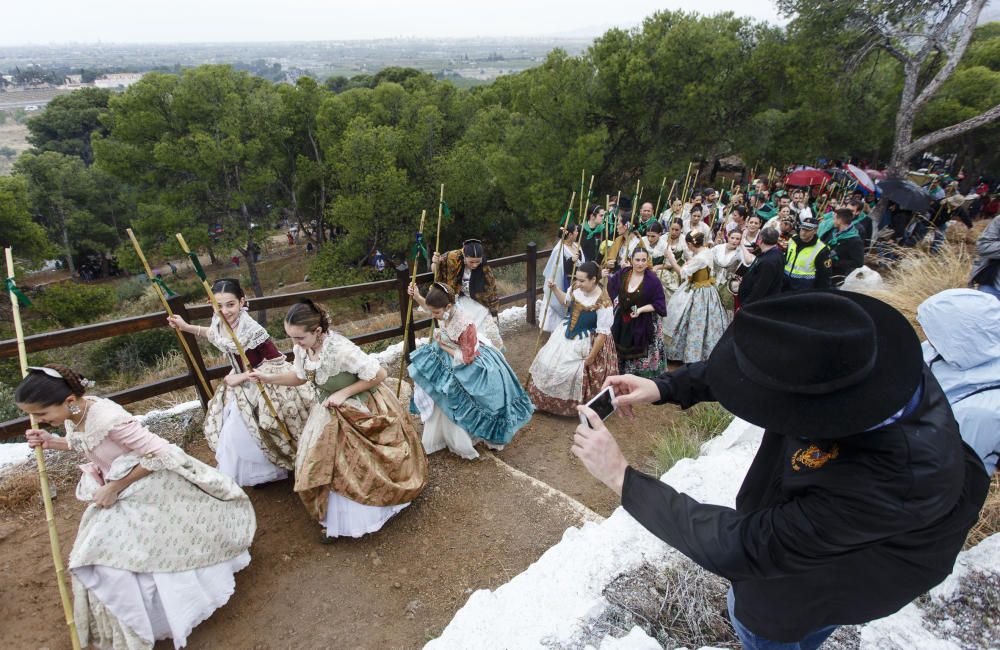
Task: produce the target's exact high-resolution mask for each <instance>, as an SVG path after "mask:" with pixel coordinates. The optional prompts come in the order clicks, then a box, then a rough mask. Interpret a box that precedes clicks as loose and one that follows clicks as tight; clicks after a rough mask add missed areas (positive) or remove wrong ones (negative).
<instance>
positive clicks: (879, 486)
mask: <svg viewBox="0 0 1000 650" xmlns="http://www.w3.org/2000/svg"><path fill="white" fill-rule="evenodd" d="M655 381H656V382H657V384H658V385H659V388H660V395H661V397H662V401H661V402H660V403H664V402H671V403H677V404H680V405H681V407H683V408H688V407H690V406H691V405H693V404H696V403H698V402H703V401H711V400H712V391H711V389H710V388H709V386H708V385H707V384H706V383H705V364H704V363H698V364H691V365H689V366H685V367H682V368H681V369H679V370H677V371H675V372H673V373H669V374H666V375H662V376H661V377H659V378H657V379H656V380H655ZM817 417H822V414H819V413H818V414H817ZM796 433H797V432H796ZM803 433H805V432H804V431H803ZM988 487H989V478H988V477H987V475H986V472H985V471H984V469H983V464H982V462H980V460H979V458H978V457H977V456H976V454H975V452H974V451H972V449H970V448H969V447H968V446H967V445H965V444H964V443H963V442H962V439H961V437H960V436H959V433H958V425H957V424H956V422H955V418H954V417H953V416H952V413H951V407H950V406H949V405H948V400H947V399H946V398H945V395H944V392H943V391H942V390H941V388H940V386H939V385H938V383H937V381H936V380H935V379H934V376H933V375H932V374H931V373H930V371H929V370H926V369H925V371H924V383H923V397H922V399H921V401H920V404H919V406H918V407H917V409H916V410H915V411H914V413H913V414H912V415H910V416H907V417H904V418H902V419H900V420H899V421H897V422H895V423H892V424H890V425H888V426H885V427H882V428H880V429H875V430H872V431H868V432H865V433H861V434H857V435H854V436H849V437H845V438H842V439H840V440H838V441H837V442H836V443H835V444H834V443H829V442H827V443H824V442H823V441H815V440H809V439H806V438H804V437H801V436H798V435H794V434H793V435H782V434H779V433H777V432H775V431H766V432H765V433H764V439H763V441H762V442H761V445H760V449H759V450H758V451H757V455H756V457H755V458H754V460H753V464H752V465H751V466H750V470H749V471H748V472H747V476H746V478H745V479H744V481H743V485H742V486H741V488H740V491H739V494H738V495H737V497H736V509H735V510H733V509H732V508H726V507H722V506H714V505H705V504H701V503H699V502H697V501H695V500H694V499H692V498H691V497H688V496H686V495H684V494H680V493H678V492H677V491H676V490H674V489H673V488H671V487H670V486H668V485H666V484H664V483H661V482H660V481H658V480H656V479H655V478H653V477H650V476H647V475H645V474H642V473H640V472H638V471H636V470H634V469H632V468H629V469H628V470H627V471H626V474H625V483H624V486H623V488H622V505H623V506H624V507H625V509H626V510H627V511H628V512H629V513H630V514H631V515H632V516H633V517H635V518H636V520H637V521H639V523H641V524H642V525H643V526H645V527H646V528H647V529H648V530H649V531H650V532H652V533H653V534H654V535H656V536H657V537H659V538H661V539H663V540H664V541H666V542H667V543H668V544H670V545H671V546H673V547H674V548H676V549H677V550H678V551H680V552H681V553H684V554H685V555H687V556H688V557H690V558H691V559H692V560H694V561H695V562H697V563H698V564H700V565H701V566H703V567H704V568H705V569H707V570H709V571H711V572H713V573H716V574H718V575H720V576H722V577H724V578H727V579H728V580H730V581H732V583H733V589H734V592H735V595H736V617H737V618H738V619H739V620H740V621H741V622H742V623H743V624H744V625H746V626H747V627H748V628H750V629H751V630H753V631H754V632H755V633H757V634H759V635H761V636H763V637H765V638H767V639H771V640H773V641H783V642H792V641H797V640H799V639H801V638H803V637H804V636H805V635H806V634H807V633H808V632H811V631H813V630H815V629H817V628H821V627H824V626H827V625H851V624H859V623H864V622H866V621H871V620H873V619H876V618H880V617H883V616H887V615H889V614H892V613H893V612H895V611H897V610H899V609H900V608H902V607H903V606H904V605H906V604H907V603H909V602H910V601H912V600H913V599H914V598H916V597H918V596H919V595H921V594H923V593H924V592H926V591H927V590H928V589H930V588H931V587H933V586H934V585H936V584H938V583H939V582H940V581H941V580H943V579H944V578H945V576H947V575H948V574H949V573H950V572H951V570H952V565H953V564H954V561H955V557H956V556H957V554H958V552H959V551H960V550H961V548H962V544H963V543H964V541H965V537H966V534H967V533H968V531H969V529H970V528H971V527H972V526H973V525H974V524H975V523H976V520H977V518H978V515H979V509H980V508H981V507H982V504H983V501H984V500H985V498H986V491H987V488H988Z"/></svg>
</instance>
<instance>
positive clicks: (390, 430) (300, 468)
mask: <svg viewBox="0 0 1000 650" xmlns="http://www.w3.org/2000/svg"><path fill="white" fill-rule="evenodd" d="M426 483H427V457H426V455H425V454H424V448H423V445H422V444H421V442H420V436H419V435H418V434H417V431H416V429H415V428H414V427H413V423H412V422H411V421H410V416H409V414H408V413H407V412H406V411H405V409H404V408H403V407H402V406H401V405H400V403H399V401H397V400H396V396H395V395H394V394H393V392H392V391H391V390H390V389H389V388H388V387H387V386H386V385H385V383H384V382H383V383H382V384H380V385H378V386H377V387H376V388H374V389H373V390H372V393H371V396H370V397H369V398H368V400H367V405H363V404H362V403H361V402H360V401H358V400H357V399H350V400H348V401H347V402H345V403H344V404H343V405H341V406H340V407H339V408H330V409H328V408H325V407H324V406H323V405H322V404H321V403H318V404H316V406H314V407H313V409H312V412H311V413H310V414H309V419H308V421H307V422H306V425H305V427H304V429H303V431H302V437H301V438H300V439H299V449H298V454H297V455H296V459H295V491H296V492H297V493H298V495H299V497H300V498H301V499H302V502H303V503H304V504H305V506H306V509H307V510H308V511H309V513H310V514H311V515H312V516H313V517H315V518H316V519H317V520H319V521H323V519H324V517H325V516H326V507H327V502H328V497H329V494H330V492H331V491H333V492H336V493H337V494H339V495H341V496H344V497H347V498H348V499H351V500H352V501H356V502H357V503H361V504H364V505H369V506H391V505H399V504H403V503H409V502H410V501H412V500H413V499H415V498H416V497H417V496H418V495H419V494H420V493H421V492H422V491H423V489H424V485H425V484H426Z"/></svg>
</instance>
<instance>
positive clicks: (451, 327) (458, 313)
mask: <svg viewBox="0 0 1000 650" xmlns="http://www.w3.org/2000/svg"><path fill="white" fill-rule="evenodd" d="M474 324H475V323H473V321H472V319H471V318H469V316H468V314H466V313H465V312H464V311H462V310H461V309H459V307H458V305H455V306H454V307H452V308H451V318H449V319H448V320H439V321H438V325H439V326H440V327H439V328H438V331H439V332H440V333H441V335H442V336H443V337H444V338H445V339H446V343H448V344H450V345H451V346H452V347H458V337H460V336H462V334H463V333H464V332H465V330H466V328H468V327H469V325H474ZM476 334H477V335H478V334H479V332H476Z"/></svg>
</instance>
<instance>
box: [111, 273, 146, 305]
mask: <svg viewBox="0 0 1000 650" xmlns="http://www.w3.org/2000/svg"><path fill="white" fill-rule="evenodd" d="M149 286H150V284H149V280H147V279H146V277H145V276H135V277H131V278H129V279H127V280H122V281H121V282H119V283H118V284H116V285H115V297H116V298H117V299H118V304H122V303H126V302H133V301H135V300H138V299H139V298H142V297H143V295H145V293H146V290H147V289H148V288H149Z"/></svg>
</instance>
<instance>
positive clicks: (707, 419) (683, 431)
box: [653, 402, 733, 474]
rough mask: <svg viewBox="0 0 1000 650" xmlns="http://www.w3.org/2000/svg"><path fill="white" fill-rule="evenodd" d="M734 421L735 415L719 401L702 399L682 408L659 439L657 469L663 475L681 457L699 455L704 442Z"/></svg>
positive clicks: (655, 452) (655, 450)
mask: <svg viewBox="0 0 1000 650" xmlns="http://www.w3.org/2000/svg"><path fill="white" fill-rule="evenodd" d="M732 421H733V414H732V413H730V412H729V411H727V410H726V409H724V408H722V406H720V405H719V403H718V402H702V403H701V404H696V405H695V406H693V407H691V408H689V409H688V410H687V411H682V412H681V413H679V414H678V415H677V417H676V418H674V420H673V421H672V422H671V423H670V426H669V427H667V430H666V431H664V432H663V433H662V434H660V436H659V439H658V440H657V441H656V445H655V448H654V449H653V456H654V469H655V470H656V471H657V472H659V473H661V474H662V473H663V472H665V471H667V470H668V469H670V468H671V467H673V466H674V464H675V463H676V462H677V461H679V460H681V459H682V458H696V457H697V456H698V453H699V452H700V451H701V446H702V444H704V443H705V442H707V441H709V440H710V439H712V438H714V437H715V436H717V435H719V434H720V433H722V432H723V431H724V430H725V428H726V427H727V426H729V423H730V422H732Z"/></svg>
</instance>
